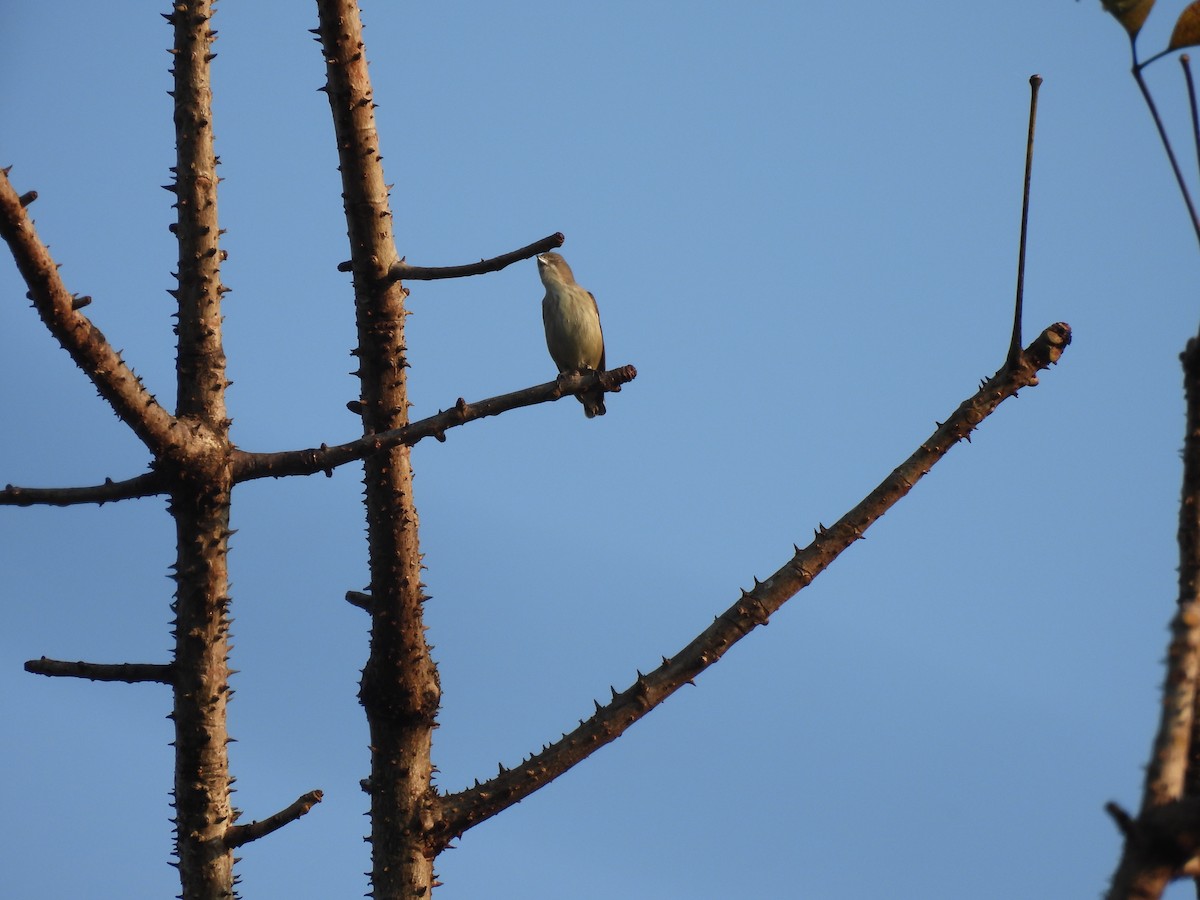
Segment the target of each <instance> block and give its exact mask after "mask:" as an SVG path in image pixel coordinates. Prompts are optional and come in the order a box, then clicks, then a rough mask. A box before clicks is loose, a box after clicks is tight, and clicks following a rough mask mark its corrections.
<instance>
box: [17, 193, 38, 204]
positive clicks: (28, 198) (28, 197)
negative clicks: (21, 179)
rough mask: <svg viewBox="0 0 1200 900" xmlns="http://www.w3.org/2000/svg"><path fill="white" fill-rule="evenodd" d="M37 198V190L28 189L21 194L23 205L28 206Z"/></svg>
mask: <svg viewBox="0 0 1200 900" xmlns="http://www.w3.org/2000/svg"><path fill="white" fill-rule="evenodd" d="M37 198H38V192H37V191H26V192H25V193H24V194H22V195H21V197H20V201H21V205H22V206H28V205H29V204H30V203H32V202H33V201H34V200H36V199H37Z"/></svg>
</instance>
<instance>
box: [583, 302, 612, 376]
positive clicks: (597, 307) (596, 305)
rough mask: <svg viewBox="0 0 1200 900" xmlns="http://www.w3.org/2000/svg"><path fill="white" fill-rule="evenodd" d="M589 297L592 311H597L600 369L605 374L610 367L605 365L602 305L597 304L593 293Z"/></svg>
mask: <svg viewBox="0 0 1200 900" xmlns="http://www.w3.org/2000/svg"><path fill="white" fill-rule="evenodd" d="M587 295H588V296H589V297H591V298H592V309H594V310H595V311H596V324H597V325H599V326H600V369H599V371H601V372H603V371H604V370H605V369H607V368H608V367H607V366H606V365H604V325H603V324H602V323H601V322H600V304H598V303H597V302H596V295H595V294H593V293H592V292H591V291H588V292H587Z"/></svg>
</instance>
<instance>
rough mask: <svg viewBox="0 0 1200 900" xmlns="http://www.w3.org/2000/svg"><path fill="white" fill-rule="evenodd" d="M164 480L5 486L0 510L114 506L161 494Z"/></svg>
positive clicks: (155, 475) (152, 477)
mask: <svg viewBox="0 0 1200 900" xmlns="http://www.w3.org/2000/svg"><path fill="white" fill-rule="evenodd" d="M167 490H168V488H167V485H166V479H164V478H163V477H162V475H160V474H159V473H158V472H146V473H145V474H144V475H138V476H137V477H136V478H128V479H126V480H125V481H113V480H112V479H111V478H106V479H104V484H94V485H91V486H90V487H73V488H28V487H16V486H14V485H11V484H8V485H5V486H4V489H3V490H0V506H75V505H78V504H81V503H99V504H100V505H101V506H103V505H104V504H105V503H115V502H116V501H118V500H132V499H134V498H136V497H153V496H155V495H156V494H165V493H166V492H167Z"/></svg>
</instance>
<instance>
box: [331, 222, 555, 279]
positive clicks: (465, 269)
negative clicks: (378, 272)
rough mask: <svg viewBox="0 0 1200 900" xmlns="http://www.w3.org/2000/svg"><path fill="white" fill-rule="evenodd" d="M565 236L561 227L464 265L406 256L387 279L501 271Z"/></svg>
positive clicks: (341, 267) (342, 268)
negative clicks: (411, 260) (414, 261)
mask: <svg viewBox="0 0 1200 900" xmlns="http://www.w3.org/2000/svg"><path fill="white" fill-rule="evenodd" d="M565 240H566V238H565V237H563V233H562V232H561V231H556V232H555V233H554V234H551V235H548V236H547V237H544V238H542V239H541V240H540V241H534V242H533V243H532V244H528V245H526V246H524V247H522V248H521V249H519V250H513V251H512V252H510V253H502V254H500V255H499V256H493V257H492V258H491V259H481V260H479V262H474V263H467V264H466V265H462V266H410V265H409V264H408V263H407V262H406V261H405V260H403V259H402V260H400V262H398V263H393V264H392V267H391V268H390V269H388V274H387V277H386V278H385V279H384V281H385V283H391V282H393V281H438V280H440V279H442V278H467V277H468V276H471V275H485V274H487V273H488V272H499V271H500V270H501V269H503V268H506V267H508V266H511V265H512V264H513V263H515V262H520V261H521V260H523V259H529V258H530V257H533V256H537V255H538V254H539V253H545V252H546V251H547V250H553V249H555V248H556V247H561V246H562V245H563V242H564V241H565ZM352 268H353V264H352V263H351V262H350V261H349V260H347V261H346V262H343V263H338V271H339V272H349V271H350V270H351V269H352Z"/></svg>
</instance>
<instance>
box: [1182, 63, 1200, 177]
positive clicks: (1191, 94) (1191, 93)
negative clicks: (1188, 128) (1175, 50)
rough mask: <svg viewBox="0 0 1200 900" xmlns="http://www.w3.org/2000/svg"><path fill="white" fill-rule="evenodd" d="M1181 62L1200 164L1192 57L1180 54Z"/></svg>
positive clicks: (1198, 119)
mask: <svg viewBox="0 0 1200 900" xmlns="http://www.w3.org/2000/svg"><path fill="white" fill-rule="evenodd" d="M1179 64H1180V65H1181V66H1183V80H1184V83H1185V84H1187V92H1188V109H1189V110H1190V111H1191V113H1192V147H1193V148H1194V149H1195V151H1196V162H1197V164H1198V165H1200V118H1197V114H1196V83H1195V81H1193V80H1192V58H1191V57H1190V56H1188V54H1186V53H1182V54H1180V56H1179Z"/></svg>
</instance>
